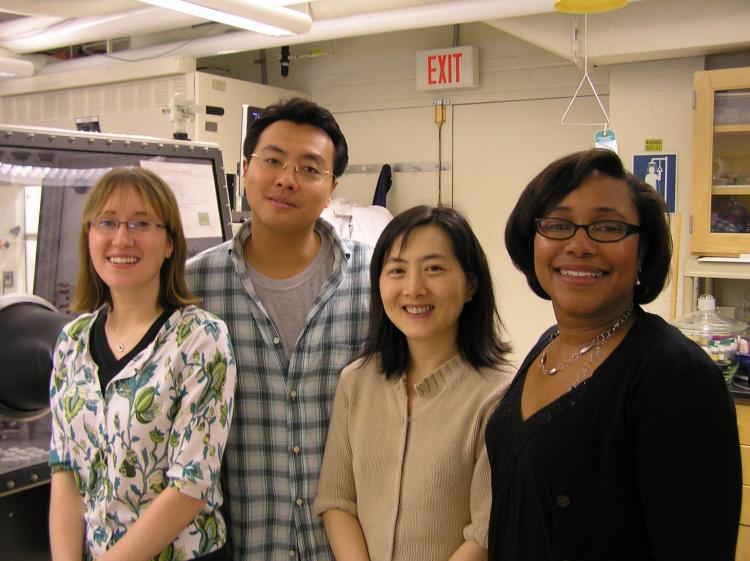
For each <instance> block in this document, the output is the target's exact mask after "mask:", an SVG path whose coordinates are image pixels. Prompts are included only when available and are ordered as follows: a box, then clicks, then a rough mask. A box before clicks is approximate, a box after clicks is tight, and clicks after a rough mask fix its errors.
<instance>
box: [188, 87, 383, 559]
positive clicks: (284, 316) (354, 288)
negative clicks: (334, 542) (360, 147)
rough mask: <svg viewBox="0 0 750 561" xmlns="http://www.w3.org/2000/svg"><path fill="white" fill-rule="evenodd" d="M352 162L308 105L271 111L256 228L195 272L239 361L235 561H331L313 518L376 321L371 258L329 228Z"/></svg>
mask: <svg viewBox="0 0 750 561" xmlns="http://www.w3.org/2000/svg"><path fill="white" fill-rule="evenodd" d="M347 161H348V153H347V144H346V140H345V138H344V136H343V134H342V133H341V130H340V129H339V127H338V125H337V123H336V121H335V120H334V118H333V116H332V115H331V114H330V113H329V112H328V111H327V110H325V109H323V108H322V107H319V106H318V105H315V104H314V103H312V102H309V101H306V100H302V99H292V100H289V101H287V102H284V103H280V104H277V105H273V106H271V107H268V108H267V109H266V110H265V111H264V112H263V113H262V115H261V117H260V119H258V120H257V121H255V122H254V123H253V124H252V125H251V127H250V130H249V131H248V135H247V137H246V139H245V144H244V146H243V162H242V166H243V178H244V179H243V181H244V187H245V193H246V195H247V200H248V202H249V203H250V208H251V209H252V211H251V212H252V216H251V219H250V220H249V221H248V222H246V223H245V224H243V225H242V227H241V228H240V230H239V231H238V232H237V234H236V235H235V236H234V238H233V239H232V240H230V241H228V242H225V243H223V244H221V245H219V246H217V247H214V248H211V249H209V250H206V251H204V252H203V253H201V254H200V255H197V256H196V257H194V258H193V259H191V260H190V261H189V262H188V265H187V281H188V285H189V286H190V288H191V289H192V291H193V292H194V293H195V294H196V296H199V297H200V298H202V299H203V303H202V306H203V307H204V308H206V309H207V310H210V311H211V312H213V313H215V314H217V315H218V316H220V317H221V318H222V319H223V320H224V321H225V322H226V323H227V325H228V326H229V330H230V334H231V338H232V344H233V347H234V350H235V355H236V360H237V371H238V372H237V393H236V401H235V408H234V418H233V421H232V428H231V432H230V436H229V441H228V442H227V447H226V452H225V455H224V464H223V468H222V470H223V483H224V493H225V499H226V500H225V505H226V514H227V522H228V526H229V532H230V542H231V545H232V551H233V555H234V556H233V559H234V561H297V560H299V561H327V560H329V559H332V555H331V553H330V549H329V547H328V542H327V540H326V537H325V531H324V529H323V525H322V522H321V520H320V519H318V518H316V517H315V516H314V515H313V514H312V512H311V508H312V504H313V500H314V499H315V496H316V494H317V488H318V476H319V472H320V464H321V461H322V457H323V449H324V447H325V442H326V434H327V430H328V421H329V415H330V411H331V405H332V402H333V396H334V392H335V389H336V383H337V382H338V377H339V373H340V372H341V369H342V368H343V367H344V366H346V365H347V364H348V363H349V362H351V361H352V359H353V358H354V357H355V356H356V355H357V353H358V351H359V349H360V346H361V344H362V343H363V341H364V338H365V336H366V331H367V321H368V310H369V263H370V255H371V249H370V248H369V247H368V246H365V245H363V244H360V243H358V242H354V241H348V240H347V241H342V240H341V239H340V238H339V237H338V236H337V235H336V233H335V231H334V230H333V228H332V227H331V226H330V225H328V224H327V223H325V222H324V221H323V220H321V219H320V218H319V216H320V213H321V211H322V210H323V208H325V206H326V205H327V204H328V202H329V201H330V199H331V195H332V193H333V190H334V188H335V187H336V182H337V181H336V179H337V178H338V177H339V176H340V175H341V174H342V173H343V172H344V169H345V168H346V164H347Z"/></svg>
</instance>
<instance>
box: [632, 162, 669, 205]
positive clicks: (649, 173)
mask: <svg viewBox="0 0 750 561" xmlns="http://www.w3.org/2000/svg"><path fill="white" fill-rule="evenodd" d="M633 173H634V174H635V175H636V176H638V177H640V178H641V179H643V181H645V182H646V183H648V184H649V185H651V186H652V187H653V188H654V189H656V190H657V191H659V193H661V196H662V197H664V200H665V201H666V203H667V210H668V211H669V212H672V213H673V212H675V211H676V208H677V154H643V155H639V154H636V155H635V156H633Z"/></svg>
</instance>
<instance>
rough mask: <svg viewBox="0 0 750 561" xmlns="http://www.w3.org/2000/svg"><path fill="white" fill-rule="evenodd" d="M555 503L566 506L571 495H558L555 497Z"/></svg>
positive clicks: (562, 506) (561, 506)
mask: <svg viewBox="0 0 750 561" xmlns="http://www.w3.org/2000/svg"><path fill="white" fill-rule="evenodd" d="M555 504H556V505H557V506H559V507H560V508H565V507H566V506H568V505H569V504H570V497H568V496H567V495H557V497H555Z"/></svg>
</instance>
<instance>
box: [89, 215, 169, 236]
mask: <svg viewBox="0 0 750 561" xmlns="http://www.w3.org/2000/svg"><path fill="white" fill-rule="evenodd" d="M120 224H125V226H126V227H127V229H128V232H129V233H131V234H146V233H149V232H153V231H155V230H157V229H159V228H164V229H165V230H166V229H167V226H166V225H165V224H157V223H156V222H154V221H153V220H117V219H116V218H97V219H95V220H92V221H91V222H89V225H90V226H91V227H92V228H94V229H95V230H99V231H100V232H104V233H106V234H114V233H115V232H116V231H117V230H119V229H120Z"/></svg>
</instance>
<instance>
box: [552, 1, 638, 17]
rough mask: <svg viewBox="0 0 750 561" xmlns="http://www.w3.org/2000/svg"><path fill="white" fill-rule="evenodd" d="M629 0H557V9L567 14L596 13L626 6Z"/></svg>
mask: <svg viewBox="0 0 750 561" xmlns="http://www.w3.org/2000/svg"><path fill="white" fill-rule="evenodd" d="M627 3H628V0H555V10H557V11H558V12H565V13H566V14H595V13H597V12H609V11H611V10H618V9H620V8H622V7H623V6H625V5H626V4H627Z"/></svg>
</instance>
